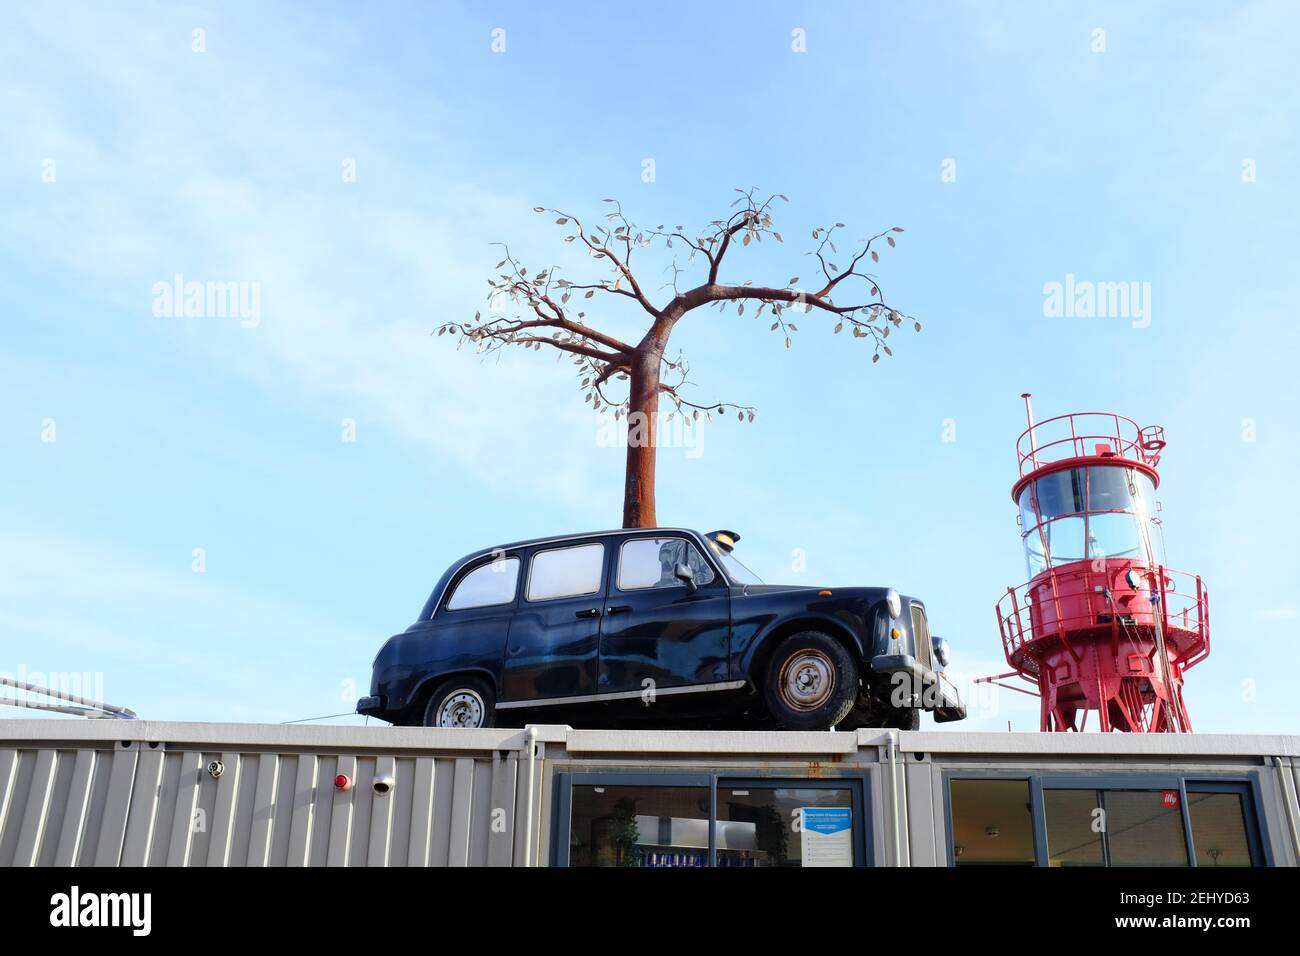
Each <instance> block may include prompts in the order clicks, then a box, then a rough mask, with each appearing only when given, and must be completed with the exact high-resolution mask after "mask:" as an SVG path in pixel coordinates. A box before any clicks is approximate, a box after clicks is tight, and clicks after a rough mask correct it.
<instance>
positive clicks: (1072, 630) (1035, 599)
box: [997, 561, 1210, 668]
mask: <svg viewBox="0 0 1300 956" xmlns="http://www.w3.org/2000/svg"><path fill="white" fill-rule="evenodd" d="M1139 570H1140V566H1139ZM1149 573H1150V575H1151V579H1150V580H1149V581H1148V582H1147V585H1146V586H1145V587H1144V588H1143V589H1142V590H1141V593H1142V594H1144V595H1146V596H1147V601H1144V602H1138V603H1137V604H1136V606H1134V605H1133V604H1131V603H1129V602H1125V601H1123V600H1122V599H1123V598H1124V597H1125V596H1126V595H1128V594H1135V595H1136V594H1137V593H1139V592H1134V591H1132V590H1131V589H1128V588H1127V587H1123V588H1121V587H1119V586H1117V584H1116V582H1115V580H1114V578H1115V569H1114V568H1113V567H1106V568H1103V569H1100V570H1098V569H1094V568H1093V567H1092V562H1090V561H1088V562H1078V563H1075V564H1069V565H1064V566H1060V567H1053V568H1050V569H1048V570H1046V571H1044V572H1042V573H1041V574H1038V575H1036V576H1035V577H1034V578H1033V579H1032V580H1030V581H1027V582H1025V583H1024V584H1021V585H1019V586H1018V587H1014V588H1008V589H1007V592H1006V594H1004V595H1003V596H1002V599H1001V600H1000V601H998V604H997V615H998V630H999V633H1000V635H1001V637H1002V646H1003V651H1004V652H1005V654H1006V657H1007V661H1008V663H1010V664H1012V666H1020V664H1021V663H1023V662H1024V661H1025V660H1026V659H1027V658H1028V656H1029V655H1025V654H1022V655H1021V660H1020V661H1017V660H1015V659H1013V658H1014V657H1015V655H1016V654H1017V652H1021V651H1024V650H1026V649H1032V645H1034V644H1036V643H1038V642H1042V641H1047V640H1049V639H1050V640H1059V641H1061V642H1062V643H1063V644H1065V646H1067V647H1068V646H1069V638H1070V637H1071V636H1074V635H1078V634H1080V633H1081V632H1084V631H1089V630H1092V631H1097V630H1098V629H1100V628H1108V629H1109V628H1111V627H1112V625H1113V624H1114V622H1115V621H1116V619H1119V621H1120V630H1121V634H1123V633H1124V632H1125V630H1126V628H1129V627H1134V626H1139V627H1140V626H1143V625H1144V624H1146V625H1149V624H1151V623H1153V622H1152V621H1151V615H1152V614H1159V615H1160V618H1161V622H1162V624H1163V625H1164V627H1165V631H1166V633H1167V634H1168V635H1171V636H1172V639H1173V640H1174V641H1175V642H1176V643H1177V644H1178V645H1179V647H1180V649H1181V650H1182V651H1183V652H1184V653H1183V654H1180V664H1181V666H1182V667H1184V668H1186V667H1191V666H1192V665H1193V664H1195V663H1198V662H1199V661H1201V660H1203V659H1204V658H1205V657H1207V656H1208V655H1209V652H1210V623H1209V592H1208V590H1207V589H1206V588H1205V585H1204V583H1203V582H1202V581H1201V578H1200V576H1199V575H1195V574H1191V573H1188V572H1185V571H1175V570H1172V569H1169V568H1154V567H1153V568H1150V570H1149ZM1151 598H1154V600H1151ZM1126 608H1131V610H1126Z"/></svg>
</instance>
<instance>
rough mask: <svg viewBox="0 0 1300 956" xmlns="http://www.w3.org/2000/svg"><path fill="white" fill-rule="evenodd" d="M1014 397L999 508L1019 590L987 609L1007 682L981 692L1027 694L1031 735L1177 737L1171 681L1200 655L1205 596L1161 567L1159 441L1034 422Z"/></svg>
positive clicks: (1182, 722) (1106, 419)
mask: <svg viewBox="0 0 1300 956" xmlns="http://www.w3.org/2000/svg"><path fill="white" fill-rule="evenodd" d="M1022 397H1023V398H1024V400H1025V414H1026V417H1027V418H1028V421H1029V427H1028V429H1026V430H1025V432H1024V433H1023V434H1022V435H1021V436H1020V439H1019V441H1017V443H1016V457H1017V459H1018V461H1019V470H1020V474H1019V477H1018V478H1017V479H1016V483H1015V486H1014V487H1013V488H1012V491H1011V497H1012V500H1014V501H1015V502H1016V504H1017V505H1018V506H1019V508H1020V516H1019V518H1018V523H1019V524H1020V534H1021V538H1022V539H1023V541H1024V547H1025V560H1026V561H1027V563H1028V566H1029V582H1028V583H1027V584H1022V585H1020V586H1019V587H1016V588H1008V589H1007V593H1006V595H1005V596H1004V597H1003V598H1002V600H1001V601H999V602H998V606H997V612H998V628H999V630H1000V631H1001V634H1002V647H1003V650H1004V652H1005V653H1006V658H1007V663H1008V664H1010V665H1011V667H1012V668H1014V669H1013V670H1012V671H1011V672H1010V673H1007V674H1002V675H999V677H997V678H990V680H991V681H997V680H999V679H1000V678H1008V677H1013V676H1019V677H1020V678H1022V679H1023V680H1026V681H1028V682H1029V683H1031V684H1033V685H1034V686H1035V687H1036V688H1037V691H1036V692H1037V694H1038V696H1039V697H1040V698H1041V701H1042V711H1041V723H1042V727H1041V729H1042V730H1044V731H1049V730H1052V731H1067V730H1076V731H1081V730H1084V729H1086V725H1087V723H1088V717H1089V712H1090V711H1096V712H1097V718H1098V725H1099V727H1100V729H1101V730H1102V731H1103V732H1105V731H1112V730H1125V731H1132V732H1137V733H1163V732H1174V733H1177V732H1190V731H1191V729H1192V725H1191V720H1190V719H1189V718H1188V715H1187V707H1186V705H1185V704H1184V703H1183V674H1184V673H1185V672H1186V670H1187V669H1188V668H1189V667H1191V666H1192V665H1193V664H1196V663H1199V662H1200V661H1202V660H1204V659H1205V658H1206V657H1207V656H1208V655H1209V653H1210V626H1209V617H1208V613H1207V612H1208V601H1209V596H1208V594H1207V592H1206V590H1205V588H1204V587H1203V586H1202V584H1201V579H1200V577H1199V576H1198V575H1190V574H1184V573H1182V572H1178V571H1171V570H1170V569H1169V568H1167V567H1166V566H1165V557H1164V544H1163V535H1162V532H1161V522H1160V517H1159V515H1158V513H1157V512H1158V511H1159V506H1158V504H1157V503H1156V500H1155V491H1156V488H1157V487H1159V485H1160V475H1159V473H1158V472H1157V471H1156V465H1157V464H1158V463H1159V461H1160V453H1161V451H1162V450H1163V449H1164V447H1165V440H1164V429H1162V428H1161V427H1160V426H1158V425H1151V426H1148V427H1146V428H1139V427H1138V425H1137V423H1136V422H1133V421H1131V420H1130V419H1127V418H1123V417H1121V416H1119V415H1115V414H1113V413H1110V412H1083V413H1076V414H1073V415H1062V416H1061V417H1059V418H1052V419H1048V420H1046V421H1042V422H1037V423H1036V422H1035V421H1034V415H1033V408H1032V406H1031V405H1030V402H1029V398H1030V397H1029V395H1028V394H1026V395H1024V396H1022ZM1002 686H1006V685H1002ZM1012 689H1015V690H1021V689H1022V688H1018V687H1016V688H1012Z"/></svg>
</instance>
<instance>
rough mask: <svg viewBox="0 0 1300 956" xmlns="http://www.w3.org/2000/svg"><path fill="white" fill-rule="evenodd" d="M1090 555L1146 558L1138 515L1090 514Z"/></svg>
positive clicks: (1115, 513) (1092, 556)
mask: <svg viewBox="0 0 1300 956" xmlns="http://www.w3.org/2000/svg"><path fill="white" fill-rule="evenodd" d="M1088 557H1090V558H1138V559H1141V560H1146V544H1145V543H1144V542H1143V541H1142V527H1141V525H1140V524H1139V523H1138V516H1137V515H1134V514H1124V513H1122V512H1108V513H1106V514H1096V515H1089V516H1088Z"/></svg>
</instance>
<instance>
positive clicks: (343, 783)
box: [334, 773, 352, 793]
mask: <svg viewBox="0 0 1300 956" xmlns="http://www.w3.org/2000/svg"><path fill="white" fill-rule="evenodd" d="M334 789H335V790H338V791H341V792H343V793H347V792H348V791H349V790H351V789H352V778H351V777H349V776H348V775H347V774H345V773H341V774H338V775H337V776H336V777H335V778H334Z"/></svg>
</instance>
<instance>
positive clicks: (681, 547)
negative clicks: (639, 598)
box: [618, 538, 714, 591]
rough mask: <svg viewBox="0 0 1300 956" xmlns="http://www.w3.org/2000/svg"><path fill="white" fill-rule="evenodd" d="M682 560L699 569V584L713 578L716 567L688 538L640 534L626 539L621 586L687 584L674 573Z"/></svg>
mask: <svg viewBox="0 0 1300 956" xmlns="http://www.w3.org/2000/svg"><path fill="white" fill-rule="evenodd" d="M678 564H685V565H686V566H687V567H689V568H690V569H691V570H692V571H694V572H695V583H696V584H708V583H710V582H711V581H712V580H713V577H714V575H713V569H712V568H710V567H709V565H708V562H707V561H705V560H704V557H703V555H701V554H700V552H699V551H698V550H697V549H696V548H694V547H693V546H692V545H691V543H690V542H689V541H686V540H685V539H684V538H637V539H636V540H633V541H627V542H624V544H623V548H622V550H621V551H620V553H619V559H618V586H619V589H620V590H623V591H635V590H639V589H641V588H680V587H685V586H686V585H685V584H684V583H683V582H682V581H680V580H678V579H677V578H676V577H675V576H674V575H673V570H674V569H675V568H676V567H677V565H678Z"/></svg>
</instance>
